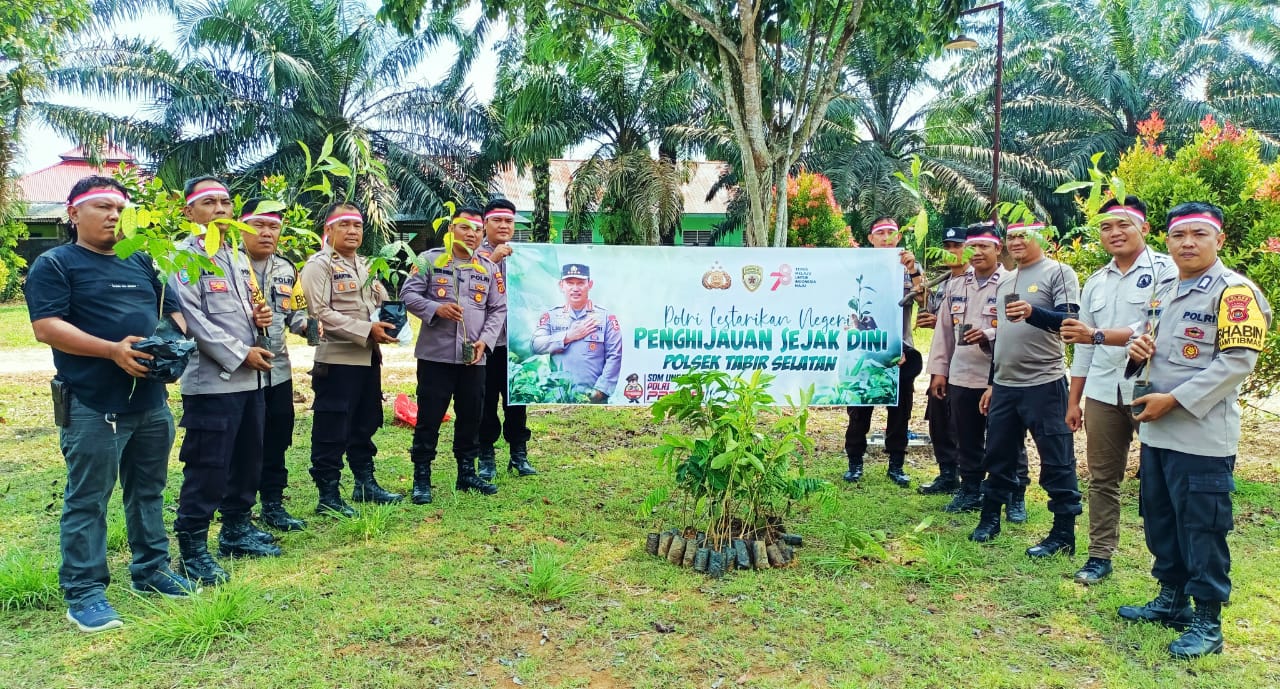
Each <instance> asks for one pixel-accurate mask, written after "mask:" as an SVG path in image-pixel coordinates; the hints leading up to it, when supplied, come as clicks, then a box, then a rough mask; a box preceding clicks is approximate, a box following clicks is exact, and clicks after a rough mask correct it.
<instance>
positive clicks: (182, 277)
mask: <svg viewBox="0 0 1280 689" xmlns="http://www.w3.org/2000/svg"><path fill="white" fill-rule="evenodd" d="M179 248H180V249H186V250H188V251H199V252H201V253H203V252H204V250H205V249H204V239H203V238H202V237H191V238H189V239H187V240H186V241H184V242H182V244H180V245H179ZM212 260H213V263H214V265H217V266H218V267H219V268H221V269H222V275H214V274H213V273H203V274H201V275H200V278H199V279H198V280H196V281H194V282H193V281H191V279H190V278H189V277H188V276H187V274H186V273H178V274H177V275H174V276H173V277H171V278H169V289H170V290H172V291H173V293H174V294H175V295H177V297H178V305H179V306H180V307H181V308H182V317H183V318H185V319H186V320H187V334H188V335H190V336H191V338H192V339H194V340H195V341H196V351H195V352H193V353H192V354H191V362H190V363H188V364H187V370H186V371H185V372H183V374H182V394H184V395H211V394H220V393H226V392H244V391H246V390H257V389H258V388H260V387H262V384H263V382H264V381H263V378H262V376H261V375H260V374H259V373H258V372H257V371H255V370H253V369H251V368H249V367H248V366H244V365H242V364H244V360H245V357H247V356H249V349H250V348H251V347H253V346H254V343H255V342H256V340H257V330H258V329H257V327H256V326H254V324H253V307H252V306H251V305H250V303H249V295H250V292H249V259H248V257H246V256H245V255H244V254H242V253H240V252H239V251H236V252H235V253H234V254H233V253H232V252H231V250H230V249H229V248H228V247H226V246H222V247H221V248H219V249H218V251H217V253H215V254H214V255H213V258H212Z"/></svg>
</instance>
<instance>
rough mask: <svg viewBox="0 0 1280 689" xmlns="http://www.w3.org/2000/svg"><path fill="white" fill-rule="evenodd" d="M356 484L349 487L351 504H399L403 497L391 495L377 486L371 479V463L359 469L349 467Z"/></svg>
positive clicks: (376, 481)
mask: <svg viewBox="0 0 1280 689" xmlns="http://www.w3.org/2000/svg"><path fill="white" fill-rule="evenodd" d="M351 473H352V474H353V475H354V476H355V477H356V483H355V485H354V486H352V487H351V502H371V503H374V504H375V505H391V504H394V503H397V502H400V501H401V500H403V499H404V496H403V495H401V494H399V493H392V492H391V491H388V490H385V489H384V488H383V487H382V486H380V485H378V480H377V479H375V478H374V477H373V463H372V462H370V463H369V464H367V465H365V466H361V467H351Z"/></svg>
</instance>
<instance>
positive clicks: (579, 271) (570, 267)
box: [560, 263, 591, 280]
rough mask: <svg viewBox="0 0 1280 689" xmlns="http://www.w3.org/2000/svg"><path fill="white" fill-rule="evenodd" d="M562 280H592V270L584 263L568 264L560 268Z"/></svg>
mask: <svg viewBox="0 0 1280 689" xmlns="http://www.w3.org/2000/svg"><path fill="white" fill-rule="evenodd" d="M560 278H561V279H564V278H582V279H583V280H590V279H591V269H590V268H588V267H587V266H586V265H585V264H583V263H566V264H564V265H563V266H561V267H560Z"/></svg>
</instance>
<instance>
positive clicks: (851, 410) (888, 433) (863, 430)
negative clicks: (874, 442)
mask: <svg viewBox="0 0 1280 689" xmlns="http://www.w3.org/2000/svg"><path fill="white" fill-rule="evenodd" d="M867 236H868V238H869V239H870V241H871V246H873V247H875V248H877V249H890V248H894V247H897V246H898V240H899V239H900V238H901V237H902V233H901V232H900V231H899V229H898V222H897V221H896V220H894V219H893V218H887V217H886V218H879V219H877V220H876V221H875V222H874V223H872V224H871V231H870V232H869V233H868V235H867ZM899 260H900V262H901V263H902V267H903V268H905V269H906V270H905V271H904V272H903V275H902V293H903V295H914V297H915V298H913V299H912V300H911V301H910V302H908V303H907V305H906V306H904V307H903V311H902V361H901V362H899V364H898V403H897V404H896V405H895V406H892V407H889V410H888V415H889V419H888V423H887V425H886V426H885V434H884V436H885V437H884V447H885V450H886V451H887V452H888V454H889V469H888V476H889V480H890V481H893V482H894V483H896V484H898V485H899V486H902V487H904V488H905V487H906V486H909V485H911V477H909V476H907V472H906V470H905V465H906V461H907V440H908V438H907V434H908V426H909V424H910V422H911V406H912V403H913V402H914V400H915V379H916V376H918V375H920V371H921V369H922V368H923V361H922V359H921V357H920V352H919V351H917V350H916V348H915V342H914V341H913V340H912V334H911V331H912V318H911V309H912V308H913V307H914V306H915V305H916V303H917V302H921V301H923V298H924V290H923V288H922V284H923V278H922V277H921V275H920V268H919V267H918V266H917V265H916V257H915V254H913V253H911V252H910V251H907V250H906V249H902V250H900V251H899ZM873 411H874V407H846V408H845V412H846V413H847V414H848V415H849V425H848V426H847V427H846V428H845V432H844V451H845V454H846V455H847V456H848V457H849V470H848V471H846V472H845V474H844V477H843V478H844V480H845V481H848V482H850V483H852V482H854V481H860V480H862V459H863V455H865V454H866V452H867V432H868V431H870V430H871V413H872V412H873Z"/></svg>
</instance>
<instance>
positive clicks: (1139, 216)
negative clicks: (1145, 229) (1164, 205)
mask: <svg viewBox="0 0 1280 689" xmlns="http://www.w3.org/2000/svg"><path fill="white" fill-rule="evenodd" d="M1102 212H1103V213H1106V214H1107V215H1127V216H1129V219H1130V220H1132V221H1133V224H1135V225H1141V224H1142V223H1144V222H1146V221H1147V214H1146V213H1143V212H1142V211H1140V210H1138V209H1137V208H1134V207H1133V206H1112V207H1110V208H1108V209H1106V210H1104V211H1102Z"/></svg>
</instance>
